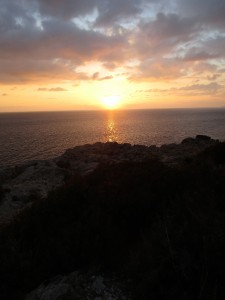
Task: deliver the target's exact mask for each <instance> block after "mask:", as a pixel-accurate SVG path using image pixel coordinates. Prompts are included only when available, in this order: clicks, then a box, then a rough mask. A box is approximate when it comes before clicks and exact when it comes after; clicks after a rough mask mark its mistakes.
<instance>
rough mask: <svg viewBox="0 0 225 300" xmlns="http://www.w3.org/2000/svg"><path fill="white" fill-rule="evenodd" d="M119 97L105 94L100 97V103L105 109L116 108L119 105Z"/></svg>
mask: <svg viewBox="0 0 225 300" xmlns="http://www.w3.org/2000/svg"><path fill="white" fill-rule="evenodd" d="M119 102H120V97H119V96H116V95H110V96H105V97H103V98H102V104H103V106H104V107H105V108H106V109H116V108H118V106H119Z"/></svg>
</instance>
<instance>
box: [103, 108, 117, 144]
mask: <svg viewBox="0 0 225 300" xmlns="http://www.w3.org/2000/svg"><path fill="white" fill-rule="evenodd" d="M106 124H107V126H106V141H107V142H116V141H117V139H118V137H117V128H116V124H115V121H114V118H113V114H111V113H110V115H109V116H108V120H107V123H106Z"/></svg>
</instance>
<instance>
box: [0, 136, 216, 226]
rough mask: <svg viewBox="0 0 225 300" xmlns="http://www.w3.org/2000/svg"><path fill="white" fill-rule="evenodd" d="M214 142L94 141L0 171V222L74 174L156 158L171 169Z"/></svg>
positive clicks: (198, 138) (203, 139)
mask: <svg viewBox="0 0 225 300" xmlns="http://www.w3.org/2000/svg"><path fill="white" fill-rule="evenodd" d="M218 142H219V141H218V140H213V139H211V138H210V137H209V136H204V135H197V136H196V137H195V138H191V137H188V138H186V139H184V140H183V141H182V142H181V143H180V144H167V145H162V146H161V147H157V146H155V145H152V146H144V145H131V144H129V143H124V144H118V143H117V142H106V143H101V142H97V143H95V144H86V145H82V146H76V147H74V148H71V149H68V150H66V151H65V152H64V154H62V155H61V156H59V157H56V158H55V159H52V160H45V161H44V160H43V161H42V160H38V161H30V162H28V163H25V164H21V165H17V166H15V167H9V168H7V167H6V168H2V169H0V181H1V185H2V191H3V196H2V199H1V200H0V223H4V222H6V221H10V219H11V218H13V217H14V216H15V215H16V214H17V213H19V212H20V211H21V210H22V209H24V208H25V207H27V206H29V205H32V203H33V202H35V201H38V200H40V199H44V198H46V197H47V195H48V193H49V192H50V191H52V190H53V189H55V188H57V187H59V186H61V185H62V184H63V183H64V180H65V178H69V177H70V176H73V175H75V174H77V175H81V176H85V175H88V174H90V173H91V172H93V171H94V170H95V169H96V168H97V167H98V165H99V164H102V163H107V164H108V165H111V164H115V163H121V162H126V161H133V162H143V161H146V160H148V159H154V158H156V159H159V160H160V161H162V162H163V163H165V164H167V165H171V166H173V165H175V164H177V163H179V162H181V161H182V160H183V159H185V158H187V157H190V156H193V155H196V154H197V153H199V152H200V151H203V150H204V149H206V148H207V147H210V146H212V145H215V144H216V143H218Z"/></svg>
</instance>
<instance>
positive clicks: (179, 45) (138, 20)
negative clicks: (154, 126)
mask: <svg viewBox="0 0 225 300" xmlns="http://www.w3.org/2000/svg"><path fill="white" fill-rule="evenodd" d="M0 1H1V5H0V82H2V83H10V84H13V83H24V82H36V81H44V80H48V81H53V82H54V80H56V79H57V80H62V81H63V80H71V81H76V80H90V79H91V78H90V74H84V73H78V72H77V69H78V67H80V66H87V65H88V62H93V61H94V62H99V63H100V64H101V65H102V66H103V67H104V68H106V69H108V70H109V71H110V72H112V71H113V70H115V69H116V68H118V67H123V68H124V70H123V71H124V72H129V77H130V78H132V79H133V80H134V79H135V80H149V79H153V80H154V79H156V80H157V79H176V78H180V77H184V76H187V75H188V74H189V75H190V76H192V77H193V76H200V74H201V72H203V73H204V76H205V78H209V80H210V78H213V79H212V80H214V81H216V80H218V78H219V77H218V76H217V77H215V74H218V73H221V74H222V72H223V71H221V70H223V69H224V67H223V66H224V59H225V52H224V48H225V36H224V26H225V17H224V12H225V1H224V0H199V1H195V0H190V1H187V0H174V1H172V0H168V1H165V0H158V1H156V0H140V1H136V0H127V1H121V0H111V1H110V0H92V1H88V0H82V1H81V0H67V1H62V0H0ZM74 18H76V19H74ZM78 21H79V22H78ZM132 61H136V62H135V63H134V64H133V65H132ZM213 76H214V77H213ZM111 78H112V75H110V76H101V75H100V74H99V73H95V74H93V76H92V80H107V79H111Z"/></svg>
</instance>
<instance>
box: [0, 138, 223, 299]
mask: <svg viewBox="0 0 225 300" xmlns="http://www.w3.org/2000/svg"><path fill="white" fill-rule="evenodd" d="M4 174H5V175H4ZM3 175H4V176H5V177H4V176H3ZM1 176H2V177H1V178H4V181H3V182H4V185H3V190H2V191H1V192H3V193H2V195H1V196H3V197H2V202H1V212H2V215H1V220H2V223H1V224H0V225H1V226H0V237H1V241H2V243H1V247H0V256H1V257H2V259H1V260H0V270H1V272H0V282H1V284H0V297H1V298H2V299H5V300H11V299H17V300H24V299H26V300H41V299H51V300H59V299H65V300H71V299H76V297H78V295H79V297H80V299H85V300H87V299H107V300H109V299H113V300H128V299H129V300H131V299H132V300H136V299H140V298H143V299H156V298H157V299H197V298H198V297H199V295H203V297H202V299H204V297H205V296H207V295H214V293H215V286H216V290H217V293H218V295H219V299H223V297H224V295H225V294H224V284H223V282H224V281H223V279H224V278H225V274H224V270H225V261H224V249H225V241H224V237H223V234H224V232H223V228H225V224H224V211H225V205H224V199H225V189H224V178H225V143H224V142H219V141H218V140H212V139H211V138H210V137H208V136H202V135H198V136H196V137H195V138H186V139H184V140H183V141H182V143H181V144H168V145H163V146H161V147H156V146H150V147H146V146H141V145H134V146H132V145H130V144H117V143H96V144H92V145H83V146H78V147H75V148H73V149H68V150H67V151H66V152H65V153H64V154H63V155H62V156H60V157H57V158H55V159H53V160H51V161H31V162H29V163H28V164H25V165H19V166H15V167H13V168H10V169H8V170H7V169H6V170H5V173H4V172H3V173H1ZM7 205H8V206H7ZM206 253H207V261H206V260H205V258H206ZM203 265H204V268H203ZM205 278H207V279H205ZM206 280H207V284H204V286H202V284H203V282H205V281H206ZM12 286H13V287H14V288H13V289H12V288H11V287H12Z"/></svg>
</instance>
